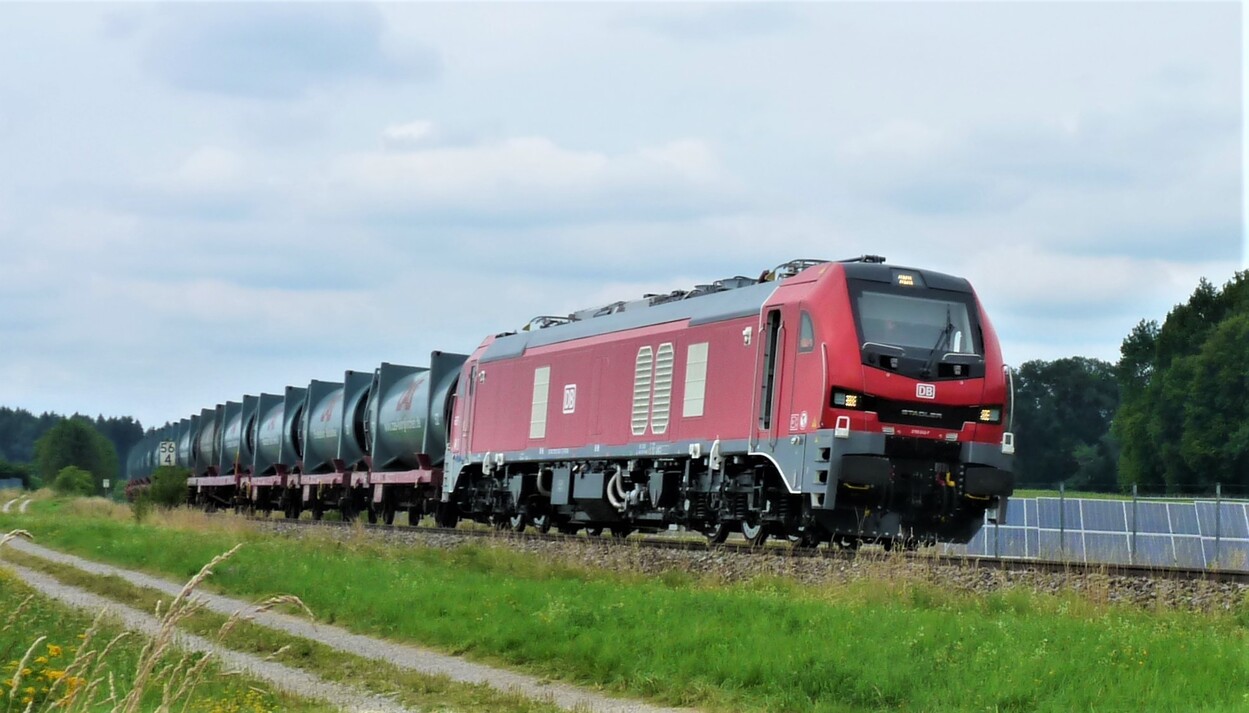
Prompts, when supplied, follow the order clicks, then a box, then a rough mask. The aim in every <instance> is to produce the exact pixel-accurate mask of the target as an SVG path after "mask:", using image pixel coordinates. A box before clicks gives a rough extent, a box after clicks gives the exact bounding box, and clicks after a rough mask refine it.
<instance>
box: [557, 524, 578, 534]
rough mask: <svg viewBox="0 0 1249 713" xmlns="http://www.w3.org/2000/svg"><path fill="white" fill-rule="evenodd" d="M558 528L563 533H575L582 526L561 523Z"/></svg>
mask: <svg viewBox="0 0 1249 713" xmlns="http://www.w3.org/2000/svg"><path fill="white" fill-rule="evenodd" d="M556 529H558V530H559V534H561V535H575V534H577V532H578V531H579V530H580V529H581V528H579V527H577V526H576V525H571V524H567V523H566V524H563V525H559V526H558V527H557V528H556Z"/></svg>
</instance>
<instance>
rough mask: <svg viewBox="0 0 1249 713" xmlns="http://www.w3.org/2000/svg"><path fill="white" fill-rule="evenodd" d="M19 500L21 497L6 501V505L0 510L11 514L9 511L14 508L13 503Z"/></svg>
mask: <svg viewBox="0 0 1249 713" xmlns="http://www.w3.org/2000/svg"><path fill="white" fill-rule="evenodd" d="M18 500H19V498H13V499H12V500H10V501H9V502H7V503H5V504H4V507H2V508H0V512H2V513H4V514H6V515H7V514H9V511H10V510H12V509H13V503H15V502H17V501H18Z"/></svg>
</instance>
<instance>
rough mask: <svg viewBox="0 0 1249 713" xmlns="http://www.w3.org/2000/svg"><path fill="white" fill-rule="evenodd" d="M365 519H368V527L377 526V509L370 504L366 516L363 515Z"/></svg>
mask: <svg viewBox="0 0 1249 713" xmlns="http://www.w3.org/2000/svg"><path fill="white" fill-rule="evenodd" d="M365 517H367V518H368V519H369V524H370V525H376V524H377V508H375V507H373V505H372V504H370V505H369V508H368V514H367V515H365Z"/></svg>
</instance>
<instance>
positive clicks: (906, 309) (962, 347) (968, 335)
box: [856, 290, 980, 354]
mask: <svg viewBox="0 0 1249 713" xmlns="http://www.w3.org/2000/svg"><path fill="white" fill-rule="evenodd" d="M921 295H922V296H921ZM856 308H857V311H858V318H859V326H860V329H861V332H862V336H863V342H864V343H875V344H883V345H888V346H895V347H901V348H903V349H905V350H906V351H907V352H909V353H912V354H914V353H918V352H922V353H925V354H926V353H928V352H937V351H939V352H941V353H943V354H945V353H952V354H979V353H980V352H979V348H978V345H977V344H976V339H975V337H974V333H973V331H972V328H971V320H970V318H969V316H968V309H967V304H966V303H965V302H963V301H961V300H957V299H955V300H949V299H943V298H942V297H941V296H938V295H934V294H933V293H932V292H912V293H911V294H904V295H903V294H896V293H889V292H875V291H870V290H864V291H862V292H860V293H859V295H858V299H857V304H856Z"/></svg>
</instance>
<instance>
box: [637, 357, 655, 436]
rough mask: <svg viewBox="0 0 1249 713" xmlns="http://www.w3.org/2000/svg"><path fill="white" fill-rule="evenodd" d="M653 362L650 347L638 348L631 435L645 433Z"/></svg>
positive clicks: (648, 413) (648, 414)
mask: <svg viewBox="0 0 1249 713" xmlns="http://www.w3.org/2000/svg"><path fill="white" fill-rule="evenodd" d="M654 364H655V352H654V350H652V349H651V348H650V347H642V348H641V349H639V350H638V358H637V363H636V365H635V366H634V369H633V419H632V426H633V435H635V436H641V435H645V434H646V424H647V421H648V420H649V418H650V411H651V409H650V401H651V370H652V368H653V367H654Z"/></svg>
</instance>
